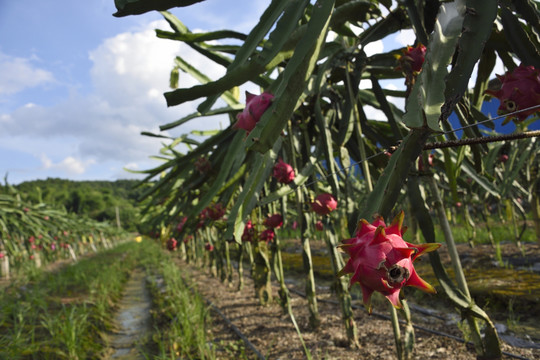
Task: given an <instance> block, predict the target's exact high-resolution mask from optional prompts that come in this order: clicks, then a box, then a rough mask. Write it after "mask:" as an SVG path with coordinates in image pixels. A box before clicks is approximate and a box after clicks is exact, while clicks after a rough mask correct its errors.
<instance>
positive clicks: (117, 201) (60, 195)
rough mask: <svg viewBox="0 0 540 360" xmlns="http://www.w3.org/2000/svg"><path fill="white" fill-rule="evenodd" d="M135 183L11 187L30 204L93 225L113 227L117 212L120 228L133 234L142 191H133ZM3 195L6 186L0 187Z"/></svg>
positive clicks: (56, 180) (43, 182) (47, 182)
mask: <svg viewBox="0 0 540 360" xmlns="http://www.w3.org/2000/svg"><path fill="white" fill-rule="evenodd" d="M137 183H138V181H137V180H116V181H72V180H67V179H59V178H47V179H46V180H33V181H25V182H23V183H20V184H18V185H14V187H15V188H16V189H17V190H18V192H19V193H20V194H21V197H22V198H23V199H24V200H26V201H28V202H31V203H45V204H48V205H50V206H52V207H55V208H59V209H62V208H63V209H65V210H66V211H67V212H70V213H73V214H76V215H81V216H86V217H88V218H90V219H94V220H96V221H100V222H101V221H104V222H109V223H111V224H115V223H116V208H118V212H119V219H120V224H121V226H122V228H123V229H125V230H128V231H136V230H137V227H136V226H137V219H138V217H139V210H138V209H137V198H138V197H139V196H140V194H141V193H142V192H143V191H144V189H143V188H141V187H139V188H136V187H135V186H136V185H137ZM1 187H2V189H1V192H4V190H5V187H6V185H1Z"/></svg>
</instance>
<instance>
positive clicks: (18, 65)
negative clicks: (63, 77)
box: [0, 52, 54, 96]
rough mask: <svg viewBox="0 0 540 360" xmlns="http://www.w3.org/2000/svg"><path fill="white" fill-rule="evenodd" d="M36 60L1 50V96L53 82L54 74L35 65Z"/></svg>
mask: <svg viewBox="0 0 540 360" xmlns="http://www.w3.org/2000/svg"><path fill="white" fill-rule="evenodd" d="M36 60H37V59H35V58H21V57H14V56H9V55H6V54H4V53H2V52H0V79H1V80H0V96H5V95H12V94H15V93H18V92H20V91H22V90H24V89H27V88H32V87H35V86H39V85H43V84H46V83H50V82H53V81H54V76H53V74H52V73H51V72H49V71H47V70H43V69H40V68H39V67H37V66H35V65H34V64H33V62H35V61H36Z"/></svg>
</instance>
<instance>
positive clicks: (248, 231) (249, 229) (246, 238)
mask: <svg viewBox="0 0 540 360" xmlns="http://www.w3.org/2000/svg"><path fill="white" fill-rule="evenodd" d="M254 235H255V229H254V228H253V223H252V222H251V220H248V221H247V222H246V226H245V227H244V233H243V234H242V241H243V242H252V241H253V236H254Z"/></svg>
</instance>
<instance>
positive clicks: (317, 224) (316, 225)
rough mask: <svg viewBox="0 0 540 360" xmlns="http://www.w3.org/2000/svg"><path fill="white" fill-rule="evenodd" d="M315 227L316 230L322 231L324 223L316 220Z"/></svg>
mask: <svg viewBox="0 0 540 360" xmlns="http://www.w3.org/2000/svg"><path fill="white" fill-rule="evenodd" d="M315 229H316V230H317V231H323V230H324V224H323V223H322V221H321V220H319V221H317V222H316V223H315Z"/></svg>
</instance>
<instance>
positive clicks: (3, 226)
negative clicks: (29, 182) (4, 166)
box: [0, 186, 125, 278]
mask: <svg viewBox="0 0 540 360" xmlns="http://www.w3.org/2000/svg"><path fill="white" fill-rule="evenodd" d="M4 189H5V192H4V193H1V194H0V264H1V267H0V277H3V278H9V277H10V271H11V270H10V269H15V272H16V271H17V270H20V269H22V270H23V271H24V270H25V268H27V267H32V266H36V267H38V268H39V267H41V266H42V265H44V264H46V263H53V262H55V261H58V260H61V259H68V258H70V259H73V260H75V261H76V260H77V258H78V256H81V255H84V254H87V253H90V252H93V253H95V252H97V251H99V250H101V249H104V248H105V249H108V248H112V247H113V246H115V245H116V243H117V242H118V241H119V240H120V238H121V237H122V236H125V233H124V232H123V231H122V230H121V229H119V228H117V227H116V226H112V225H111V224H109V223H104V222H98V221H96V220H92V219H89V218H86V217H83V216H79V215H76V214H73V213H68V212H67V211H65V210H60V209H58V208H55V207H53V206H51V205H48V204H45V203H37V204H36V203H32V202H29V201H24V200H22V199H21V194H20V193H19V192H17V190H16V189H15V188H13V187H11V186H6V187H5V188H4Z"/></svg>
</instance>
